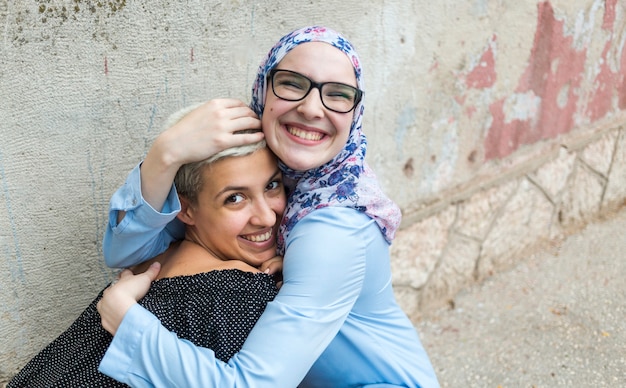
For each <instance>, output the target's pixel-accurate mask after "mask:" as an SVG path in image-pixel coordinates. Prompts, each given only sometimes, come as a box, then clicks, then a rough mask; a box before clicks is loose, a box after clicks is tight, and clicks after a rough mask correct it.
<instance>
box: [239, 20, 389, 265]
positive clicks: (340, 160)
mask: <svg viewBox="0 0 626 388" xmlns="http://www.w3.org/2000/svg"><path fill="white" fill-rule="evenodd" d="M306 42H325V43H328V44H331V45H332V46H334V47H336V48H337V49H339V50H341V51H342V52H343V53H345V54H346V55H347V56H348V58H349V59H350V62H351V63H352V66H353V68H354V73H355V76H356V81H357V87H358V88H359V89H361V90H363V81H362V79H361V65H360V61H359V57H358V56H357V53H356V51H355V50H354V48H353V47H352V44H350V42H348V41H347V40H346V39H345V38H344V37H343V36H341V35H340V34H339V33H337V32H336V31H333V30H331V29H329V28H326V27H321V26H311V27H305V28H301V29H298V30H295V31H293V32H291V33H289V34H287V35H285V36H283V37H282V38H281V39H280V40H279V41H278V43H276V45H274V47H272V49H271V50H270V52H269V53H268V55H267V57H266V58H265V60H264V61H263V62H262V63H261V65H260V66H259V70H258V73H257V78H256V81H255V83H254V85H253V87H252V102H251V108H252V109H253V110H254V111H255V112H256V113H257V114H258V115H259V117H260V116H261V115H262V114H263V108H264V105H265V95H266V93H267V75H268V73H269V71H270V70H272V69H273V68H274V67H276V65H277V64H278V63H279V62H280V61H281V60H282V59H283V58H284V57H285V55H287V53H288V52H289V51H290V50H292V49H293V48H294V47H296V46H298V45H299V44H302V43H306ZM363 110H364V106H363V99H361V102H359V104H358V105H357V106H356V108H355V110H354V112H353V118H352V124H351V127H350V134H349V136H348V141H347V142H346V145H345V146H344V148H343V149H342V150H341V151H340V152H339V154H337V155H336V156H335V157H334V158H333V159H332V160H330V161H329V162H327V163H326V164H323V165H322V166H320V167H318V168H314V169H310V170H306V171H295V170H293V169H291V168H289V167H288V166H287V165H285V164H284V163H282V162H279V166H280V169H281V171H282V172H283V177H284V178H285V182H286V186H287V187H288V189H289V190H290V192H289V200H288V203H287V208H286V209H285V213H284V216H283V220H282V222H281V225H280V230H279V234H278V252H279V254H281V255H282V254H284V250H285V241H286V239H287V236H288V234H289V232H290V231H291V230H292V229H293V227H294V226H295V225H296V223H297V222H298V221H299V220H301V219H302V218H303V217H304V216H306V215H307V214H309V213H311V212H312V211H314V210H317V209H322V208H325V207H329V206H336V207H348V208H353V209H356V210H358V211H361V212H363V213H365V214H367V215H368V216H369V217H371V218H372V219H373V220H374V221H376V223H377V224H378V227H379V228H380V231H381V232H382V233H383V235H384V236H385V239H386V240H387V242H388V243H391V241H392V240H393V238H394V236H395V232H396V229H397V228H398V226H399V224H400V219H401V212H400V209H399V208H398V206H397V205H396V204H395V203H394V202H393V201H391V199H389V197H387V196H386V195H385V194H384V193H383V191H382V189H381V187H380V185H379V183H378V181H377V179H376V176H375V175H374V172H373V171H372V169H371V168H370V167H369V166H368V165H367V163H366V162H365V152H366V149H367V140H366V137H365V135H364V134H363V132H362V129H361V125H362V120H363ZM346 114H349V113H346Z"/></svg>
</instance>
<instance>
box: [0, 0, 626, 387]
mask: <svg viewBox="0 0 626 388" xmlns="http://www.w3.org/2000/svg"><path fill="white" fill-rule="evenodd" d="M367 4H368V5H367V6H364V5H363V2H362V1H356V0H341V1H338V0H337V1H335V0H331V1H285V0H277V1H272V2H261V1H259V2H254V1H237V0H231V1H211V0H209V1H187V2H179V1H166V0H160V1H147V0H137V1H132V2H131V1H129V2H126V1H124V0H112V1H97V0H56V1H54V0H48V1H46V0H38V1H30V2H22V1H10V0H4V1H1V0H0V21H2V26H3V28H2V30H0V36H1V41H0V45H1V46H0V47H1V51H0V54H1V55H0V96H1V98H0V382H1V381H2V380H3V379H7V378H8V377H9V376H11V375H12V374H14V373H15V372H16V371H17V370H19V368H20V367H21V366H22V365H23V364H24V363H25V362H26V361H27V360H28V359H29V358H30V357H32V356H33V354H34V353H36V352H37V351H38V350H39V349H40V348H41V347H42V346H44V345H45V344H46V343H48V342H49V341H50V340H52V339H53V338H54V337H56V336H57V335H58V334H59V333H60V332H61V331H63V329H64V328H66V327H67V326H68V325H69V324H70V323H71V321H72V320H73V319H74V318H75V317H76V316H77V315H78V313H79V312H80V311H82V309H83V308H84V307H85V306H86V305H87V304H88V302H89V301H90V300H91V299H92V298H93V297H94V296H95V295H96V293H97V292H98V291H99V290H100V289H101V288H102V287H103V286H104V285H106V284H107V282H108V281H110V280H111V277H112V271H111V270H110V269H108V268H106V266H105V265H104V264H103V260H102V247H101V241H102V234H103V230H104V227H105V223H106V220H107V206H108V199H109V197H110V195H111V194H112V193H113V192H114V190H115V189H116V188H117V187H118V186H119V185H120V184H121V183H122V182H123V181H124V179H125V177H126V174H127V173H128V171H130V169H131V168H132V167H134V166H135V165H136V164H137V163H138V162H139V161H140V160H141V159H142V157H143V156H144V155H145V153H146V152H147V150H148V148H149V146H150V144H151V142H152V141H153V139H154V138H155V136H156V135H157V134H158V133H159V131H160V130H161V126H162V122H163V120H164V118H165V117H167V116H168V115H169V114H170V113H172V112H174V111H175V110H177V109H179V108H181V107H183V106H186V105H189V104H191V103H195V102H199V101H203V100H206V99H209V98H214V97H234V98H239V99H242V100H244V101H249V90H250V86H251V82H252V79H253V77H254V74H255V72H256V68H257V66H258V64H259V63H260V61H261V59H262V57H263V55H264V54H265V53H266V52H267V50H268V49H269V48H270V46H271V45H272V44H273V43H274V42H275V41H276V40H277V39H278V38H279V37H280V36H282V35H283V34H284V33H286V32H288V31H290V30H292V29H294V28H297V27H301V26H304V25H308V24H324V25H327V26H330V27H333V28H335V29H337V30H339V31H341V32H343V33H344V34H345V35H346V36H347V37H348V38H349V39H351V40H352V41H353V42H354V44H355V46H356V48H357V50H358V51H359V53H360V55H361V59H362V62H363V66H364V69H365V70H364V73H365V74H364V76H365V83H366V97H365V104H366V114H365V121H364V130H365V133H366V134H367V135H368V140H369V149H368V160H369V162H370V164H371V165H372V167H373V168H374V169H375V171H376V172H377V174H378V176H379V178H380V180H381V182H382V184H383V186H384V187H385V190H386V191H387V192H388V193H389V195H390V196H391V197H392V198H393V199H394V200H395V201H396V202H397V203H398V204H399V205H400V206H401V207H402V209H403V213H404V221H403V230H402V231H401V233H400V234H399V236H398V239H397V241H396V243H395V244H394V246H393V249H392V253H393V265H394V281H395V283H396V286H397V290H398V297H399V299H400V302H401V304H402V305H403V307H405V309H406V310H407V311H408V312H409V313H410V314H412V315H419V312H420V309H422V308H426V307H427V306H428V305H429V304H430V303H434V302H436V301H441V300H445V299H446V298H450V297H451V296H453V295H454V294H455V293H456V292H457V291H458V290H459V289H461V288H462V287H463V286H465V285H467V284H470V283H472V282H476V281H480V280H481V279H484V278H485V277H487V276H489V275H490V274H491V273H493V272H494V271H498V270H500V269H502V268H506V267H507V266H509V265H513V264H514V263H515V261H516V260H519V255H521V253H522V252H524V251H525V250H527V249H530V248H532V246H534V244H536V243H537V242H538V241H541V240H546V239H554V238H558V236H559V235H562V234H563V233H566V232H567V230H568V228H569V227H571V226H572V225H577V224H580V223H584V222H586V221H588V220H589V219H590V218H592V217H593V216H594V215H596V214H599V213H601V212H602V211H605V210H606V209H610V208H613V207H616V206H620V205H621V204H622V203H623V201H624V198H626V170H625V168H624V165H625V163H624V162H625V158H626V134H625V133H624V130H623V129H622V127H621V124H622V123H623V122H624V120H625V118H626V77H625V76H626V50H625V49H624V46H625V40H626V32H625V31H626V6H625V5H624V3H623V2H620V1H618V0H552V1H536V0H534V1H533V0H525V1H518V0H472V1H460V0H444V1H434V2H433V1H421V0H416V1H412V2H405V1H372V2H368V3H367Z"/></svg>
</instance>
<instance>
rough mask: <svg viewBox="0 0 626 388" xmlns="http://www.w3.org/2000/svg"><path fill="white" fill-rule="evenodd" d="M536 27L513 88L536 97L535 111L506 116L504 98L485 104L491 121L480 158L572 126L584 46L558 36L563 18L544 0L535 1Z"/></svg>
mask: <svg viewBox="0 0 626 388" xmlns="http://www.w3.org/2000/svg"><path fill="white" fill-rule="evenodd" d="M538 11H539V12H538V20H537V30H536V32H535V40H534V44H533V48H532V51H531V54H530V60H529V63H528V67H527V68H526V71H525V72H524V74H523V76H522V77H521V79H520V82H519V84H518V87H517V90H516V93H519V94H524V93H527V92H529V91H532V92H533V93H534V95H535V96H538V97H540V98H541V105H540V106H539V109H538V112H537V117H534V118H529V119H527V120H525V121H521V120H510V121H509V122H507V120H506V119H505V118H506V112H504V111H503V110H502V109H503V108H504V100H500V101H498V102H496V103H494V104H492V105H491V107H490V110H491V113H492V115H493V122H492V125H491V127H490V129H489V133H488V134H487V137H486V139H485V157H486V159H493V158H502V157H505V156H508V155H510V154H511V153H512V152H513V151H515V150H516V149H517V148H519V146H520V145H522V144H532V143H535V142H537V141H539V140H541V139H547V138H554V137H556V136H558V135H559V134H562V133H566V132H569V131H570V130H571V129H572V127H573V122H574V119H573V118H574V113H575V112H576V104H577V102H578V96H577V95H576V93H575V91H576V89H577V88H578V87H579V86H580V83H581V80H582V77H583V74H584V64H585V59H586V50H582V51H576V50H575V49H574V48H573V47H572V46H573V39H572V38H571V37H566V36H564V33H563V22H562V21H558V20H556V19H555V17H554V10H553V9H552V6H551V5H550V3H549V2H547V1H545V2H543V3H540V4H539V5H538Z"/></svg>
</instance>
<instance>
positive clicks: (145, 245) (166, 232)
mask: <svg viewBox="0 0 626 388" xmlns="http://www.w3.org/2000/svg"><path fill="white" fill-rule="evenodd" d="M140 182H141V173H140V169H139V166H136V167H135V168H134V169H133V170H132V171H131V172H130V174H129V175H128V178H127V179H126V182H125V183H124V185H122V186H121V187H120V188H119V189H118V190H117V191H116V192H115V193H114V194H113V196H112V197H111V201H110V203H109V219H108V222H107V225H106V226H107V228H106V230H105V233H104V239H103V245H102V246H103V253H104V259H105V262H106V264H107V265H108V266H109V267H113V268H121V267H129V266H131V265H135V264H138V263H140V262H142V261H145V260H147V259H150V258H152V257H154V256H156V255H157V254H159V253H161V252H163V251H164V250H165V249H167V247H168V246H169V245H170V243H171V242H172V241H175V240H179V239H181V238H182V237H183V236H184V226H183V225H182V223H181V222H180V221H178V220H176V214H178V212H179V211H180V202H179V201H178V195H177V194H176V190H175V188H174V187H173V186H172V185H170V186H169V187H168V190H169V192H168V195H167V196H166V200H165V202H164V205H163V208H162V209H161V210H162V211H161V212H157V211H156V210H155V209H153V208H152V207H151V206H150V205H149V204H148V203H147V202H146V201H145V200H144V199H143V198H142V192H141V188H140V184H141V183H140ZM119 212H125V216H124V218H123V219H122V220H121V222H119V223H118V222H117V219H118V213H119Z"/></svg>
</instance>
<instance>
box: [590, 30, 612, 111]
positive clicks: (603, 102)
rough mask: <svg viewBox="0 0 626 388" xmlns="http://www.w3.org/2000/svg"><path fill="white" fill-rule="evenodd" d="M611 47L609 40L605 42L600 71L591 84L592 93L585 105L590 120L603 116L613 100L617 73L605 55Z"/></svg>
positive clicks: (609, 108)
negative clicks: (612, 69)
mask: <svg viewBox="0 0 626 388" xmlns="http://www.w3.org/2000/svg"><path fill="white" fill-rule="evenodd" d="M610 49H611V42H610V41H609V42H606V45H605V46H604V51H603V52H602V64H601V65H600V72H599V73H598V75H597V76H596V79H595V80H594V84H593V95H592V96H591V98H590V99H589V104H588V105H587V115H588V116H589V118H590V119H591V121H596V120H598V119H600V118H602V117H604V116H605V115H606V114H607V113H608V112H609V110H611V105H612V100H613V85H615V84H616V83H617V82H618V77H617V74H615V73H614V72H613V71H611V68H610V67H609V65H608V61H607V59H608V58H607V57H608V54H609V50H610Z"/></svg>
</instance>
